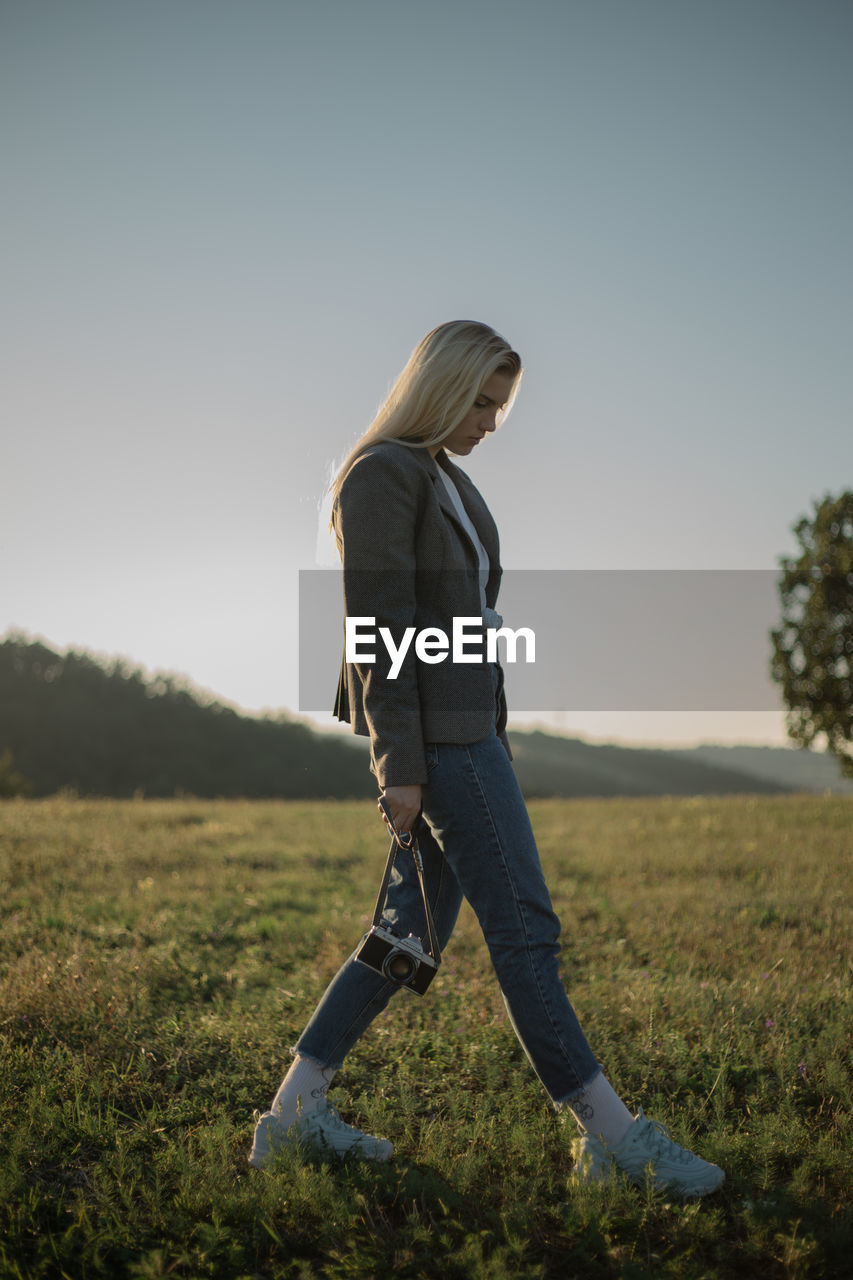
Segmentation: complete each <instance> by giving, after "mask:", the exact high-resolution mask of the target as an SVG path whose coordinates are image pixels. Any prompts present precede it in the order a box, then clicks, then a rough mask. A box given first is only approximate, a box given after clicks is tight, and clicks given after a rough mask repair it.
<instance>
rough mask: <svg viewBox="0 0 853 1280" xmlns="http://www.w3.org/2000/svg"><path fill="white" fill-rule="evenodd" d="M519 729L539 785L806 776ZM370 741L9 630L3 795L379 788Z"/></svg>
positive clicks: (517, 761)
mask: <svg viewBox="0 0 853 1280" xmlns="http://www.w3.org/2000/svg"><path fill="white" fill-rule="evenodd" d="M510 741H511V744H512V747H513V753H514V765H515V771H516V774H517V776H518V780H519V783H520V785H521V789H522V791H523V792H524V794H525V796H527V797H529V798H532V797H535V796H566V797H571V796H653V795H712V794H716V795H725V794H731V793H733V792H744V791H752V792H779V791H784V790H787V789H793V788H796V787H797V785H798V782H797V778H796V777H795V776H789V777H785V778H784V780H782V779H774V778H773V777H772V776H770V774H765V776H763V777H760V776H756V774H755V773H754V772H751V771H750V769H749V767H748V764H747V765H746V766H745V767H744V765H743V762H742V761H740V760H738V761H737V762H735V760H734V759H733V758H732V759H731V761H729V759H728V757H727V754H726V753H725V752H723V753H722V754H719V755H717V756H715V757H713V758H711V759H702V758H701V753H700V752H699V751H692V752H685V753H679V752H667V751H660V750H646V749H643V748H628V747H617V746H611V745H607V744H603V745H592V744H590V743H587V742H580V741H578V740H577V739H573V738H564V737H560V736H559V735H554V734H547V733H541V732H537V731H534V732H530V733H523V732H519V731H518V730H513V731H512V732H511V734H510ZM359 747H360V748H361V749H359ZM365 747H366V739H364V738H360V739H353V738H349V737H339V736H334V735H330V734H323V733H318V732H316V731H314V730H312V729H310V728H309V727H308V726H307V725H304V724H302V723H300V722H299V721H296V720H293V719H291V718H289V717H288V716H287V715H286V714H284V713H282V714H278V715H274V716H262V717H258V716H248V715H241V714H240V713H239V712H237V711H234V710H233V709H232V708H231V707H226V706H224V705H223V704H222V703H220V702H217V701H215V700H213V699H212V698H211V697H210V696H208V695H205V694H204V693H203V692H202V691H200V690H198V689H195V688H193V686H192V685H191V684H190V683H189V682H188V681H186V680H183V679H181V678H179V677H175V676H166V675H155V676H145V675H144V674H143V673H142V671H140V670H139V669H136V668H133V667H132V666H131V665H130V664H129V663H127V662H125V661H123V660H113V661H109V660H100V659H97V658H95V657H93V656H92V655H91V654H87V653H77V652H70V653H66V654H59V653H55V652H53V650H51V649H49V648H47V647H46V646H45V645H43V644H41V643H39V642H38V641H31V640H29V639H28V638H27V637H24V636H12V637H11V638H9V639H7V640H5V641H0V796H4V795H5V796H11V795H27V794H29V795H33V796H45V795H52V794H54V793H55V792H57V791H61V790H63V789H70V790H74V791H76V792H78V794H80V795H83V796H117V797H124V796H127V797H129V796H134V795H143V796H174V795H181V794H184V795H194V796H199V797H215V796H234V797H238V796H239V797H246V798H249V799H253V798H258V799H260V798H268V797H281V798H293V799H296V798H298V799H306V800H309V799H318V798H323V797H326V796H329V797H337V798H345V797H354V798H362V797H372V796H375V795H376V783H375V780H374V778H373V775H372V774H371V773H370V771H369V769H368V754H367V751H366V750H365ZM771 754H772V753H771ZM782 754H783V755H784V756H785V758H786V759H785V763H786V764H787V765H789V766H790V765H791V764H792V763H793V760H792V757H794V756H808V755H809V753H802V752H796V753H795V752H783V753H782ZM807 763H811V765H812V766H814V765H815V764H816V763H822V762H821V761H815V760H812V761H810V762H809V761H807ZM823 763H825V762H823ZM729 764H731V765H733V766H734V767H727V765H729ZM739 766H740V767H739ZM834 773H836V774H837V768H836V769H835V770H834ZM799 785H801V786H809V785H811V782H810V781H809V780H806V781H802V782H800V783H799Z"/></svg>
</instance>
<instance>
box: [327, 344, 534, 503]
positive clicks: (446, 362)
mask: <svg viewBox="0 0 853 1280" xmlns="http://www.w3.org/2000/svg"><path fill="white" fill-rule="evenodd" d="M493 373H503V374H506V375H507V376H508V377H510V378H512V380H513V386H512V391H511V393H510V398H509V400H508V401H507V403H506V405H505V406H504V408H503V409H502V410H501V413H500V415H499V419H500V421H503V420H504V419H505V418H506V416H507V414H508V413H509V411H510V409H511V408H512V402H513V400H514V399H515V395H516V392H517V390H518V385H519V382H520V380H521V373H522V366H521V357H520V356H519V355H518V353H517V352H516V351H513V349H512V348H511V347H510V345H509V343H508V342H506V340H505V339H504V338H502V337H501V336H500V334H498V333H495V331H494V329H491V328H490V327H489V326H488V325H487V324H480V323H479V322H478V321H476V320H450V321H448V322H447V323H446V324H440V325H439V326H438V327H437V328H435V329H433V330H431V332H430V333H428V334H427V335H426V337H425V338H423V339H422V340H421V341H420V342H419V343H418V345H417V346H416V347H415V349H414V351H413V352H412V354H411V355H410V356H409V359H408V360H407V362H406V364H405V366H404V368H403V370H402V372H401V373H400V375H399V377H398V378H397V381H396V382H395V383H394V385H393V387H392V388H391V390H390V392H389V394H388V397H387V399H386V400H385V402H384V404H383V405H382V407H381V408H380V410H379V412H378V413H377V415H376V417H375V418H374V419H373V421H372V422H371V424H370V426H369V427H368V428H367V430H366V431H365V433H364V435H363V436H362V437H361V439H360V440H359V441H358V442H357V444H356V445H355V446H354V447H353V448H352V449H351V450H350V452H349V454H348V455H347V457H346V458H345V459H344V462H343V465H342V466H341V467H340V469H339V471H338V473H337V476H336V478H335V481H334V484H333V486H332V511H333V512H334V509H335V505H336V503H337V499H338V494H339V493H340V489H341V484H342V483H343V479H344V476H345V475H346V474H347V472H348V471H349V469H350V467H351V466H352V464H353V463H354V462H355V460H356V458H358V457H359V456H360V455H361V454H362V453H363V452H364V450H365V449H367V448H369V446H370V445H372V444H376V443H377V442H378V441H379V440H398V441H399V442H400V444H404V445H406V446H408V447H409V448H413V449H426V448H428V447H429V446H430V445H436V444H440V443H441V441H442V440H444V439H446V438H447V436H449V435H450V434H451V432H452V431H454V430H455V428H456V427H458V425H459V423H460V422H461V421H462V419H463V418H464V417H465V415H466V413H468V412H469V411H470V409H471V408H472V406H473V404H474V401H475V400H476V399H477V396H478V395H479V394H480V388H481V387H482V385H483V383H484V382H486V381H487V380H488V379H489V378H490V377H491V376H492V374H493Z"/></svg>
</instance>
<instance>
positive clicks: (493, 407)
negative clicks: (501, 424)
mask: <svg viewBox="0 0 853 1280" xmlns="http://www.w3.org/2000/svg"><path fill="white" fill-rule="evenodd" d="M512 382H513V380H512V378H511V377H510V376H509V375H508V374H506V373H493V374H492V376H491V377H490V378H487V379H486V381H485V382H484V383H483V385H482V387H480V394H479V395H478V396H477V399H476V400H475V401H474V406H473V408H472V409H470V410H469V411H468V413H466V414H465V417H464V418H463V419H462V421H461V422H460V423H459V426H458V427H455V428H454V429H453V431H451V433H450V435H449V436H445V438H444V439H443V440H442V442H441V444H440V445H436V446H435V447H434V448H431V449H430V453H432V455H433V457H435V455H436V453H438V450H439V449H446V450H447V451H448V453H455V454H462V455H467V454H469V453H471V451H472V450H473V449H474V448H476V446H477V445H478V444H479V443H480V441H481V440H482V439H483V438H484V437H485V436H487V435H488V433H489V432H490V431H494V429H495V427H496V425H497V423H496V421H495V419H496V418H497V415H498V413H499V412H500V410H501V409H502V408H503V407H504V405H505V404H506V402H507V400H509V397H510V393H511V392H512Z"/></svg>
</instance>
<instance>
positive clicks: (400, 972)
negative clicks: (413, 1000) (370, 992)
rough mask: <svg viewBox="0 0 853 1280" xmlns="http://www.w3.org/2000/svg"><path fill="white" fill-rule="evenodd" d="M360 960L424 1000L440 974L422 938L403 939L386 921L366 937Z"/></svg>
mask: <svg viewBox="0 0 853 1280" xmlns="http://www.w3.org/2000/svg"><path fill="white" fill-rule="evenodd" d="M355 958H356V960H360V961H361V963H362V964H366V965H367V966H368V968H370V969H375V970H376V972H377V973H381V974H382V976H383V978H388V979H389V981H391V982H396V983H397V985H398V986H401V987H408V988H409V990H410V991H416V992H417V993H418V995H419V996H422V995H423V994H424V992H425V991H426V989H427V987H428V986H429V984H430V983H431V982H432V980H433V978H434V977H435V975H436V973H437V972H438V962H437V961H436V960H434V959H433V957H432V956H431V955H429V953H428V952H426V951H424V947H423V943H422V942H421V940H420V938H416V937H415V935H414V934H413V933H410V934H409V936H408V938H401V937H399V936H398V935H397V934H396V933H395V932H394V930H393V929H392V928H391V927H390V926H389V925H388V924H387V922H386V921H385V920H381V921H380V922H379V924H375V925H374V926H373V928H372V929H371V930H370V932H369V933H366V934H365V936H364V939H363V940H362V943H361V946H360V947H359V949H358V951H357V952H356V953H355Z"/></svg>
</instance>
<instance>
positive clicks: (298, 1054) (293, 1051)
mask: <svg viewBox="0 0 853 1280" xmlns="http://www.w3.org/2000/svg"><path fill="white" fill-rule="evenodd" d="M287 1052H288V1053H289V1054H290V1056H291V1058H294V1059H295V1058H304V1059H305V1061H306V1062H310V1063H313V1065H314V1066H315V1067H317V1068H318V1069H319V1070H320V1071H340V1069H341V1067H342V1066H343V1065H344V1064H343V1060H341V1061H340V1062H321V1061H320V1059H319V1058H315V1057H314V1054H313V1053H306V1052H305V1050H304V1049H300V1048H299V1045H298V1044H292V1045H289V1046H288V1050H287Z"/></svg>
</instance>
